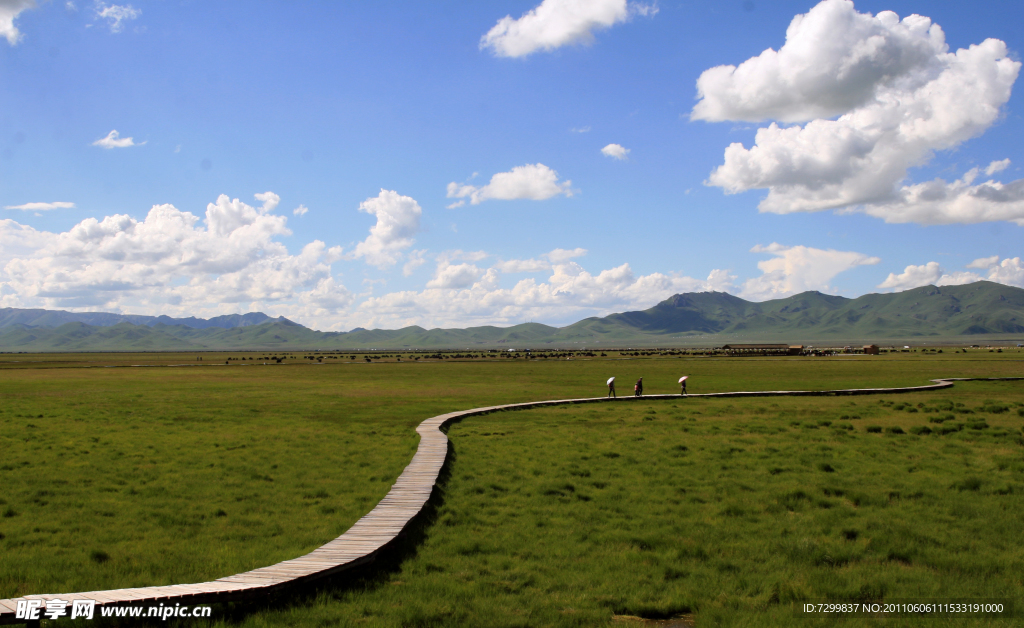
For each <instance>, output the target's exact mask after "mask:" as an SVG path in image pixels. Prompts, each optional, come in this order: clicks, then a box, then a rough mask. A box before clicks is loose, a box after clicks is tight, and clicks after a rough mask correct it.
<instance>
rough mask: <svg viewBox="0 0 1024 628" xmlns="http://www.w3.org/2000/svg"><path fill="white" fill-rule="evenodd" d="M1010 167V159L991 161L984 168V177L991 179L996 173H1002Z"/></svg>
mask: <svg viewBox="0 0 1024 628" xmlns="http://www.w3.org/2000/svg"><path fill="white" fill-rule="evenodd" d="M1009 167H1010V158H1009V157H1007V158H1006V159H1000V160H999V161H993V162H992V163H990V164H989V165H988V167H987V168H985V176H989V177H991V176H992V175H994V174H995V173H997V172H1002V171H1003V170H1006V169H1007V168H1009Z"/></svg>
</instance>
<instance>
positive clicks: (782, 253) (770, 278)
mask: <svg viewBox="0 0 1024 628" xmlns="http://www.w3.org/2000/svg"><path fill="white" fill-rule="evenodd" d="M751 252H752V253H769V254H771V255H772V256H773V257H772V258H771V259H768V260H764V261H761V262H758V263H757V267H758V268H759V269H760V270H761V272H762V273H763V274H762V275H761V276H760V277H754V278H751V279H748V280H747V281H746V282H744V284H743V290H742V291H741V292H740V296H742V297H744V298H748V299H753V300H756V301H763V300H766V299H775V298H780V297H787V296H790V295H793V294H798V293H800V292H806V291H808V290H818V291H820V292H829V291H831V290H832V288H831V287H830V286H829V281H831V280H832V278H833V277H835V276H836V275H838V274H839V273H841V272H844V271H847V270H850V269H852V268H856V267H857V266H864V265H871V264H877V263H878V262H880V261H882V260H881V259H879V258H877V257H871V256H868V255H864V254H863V253H856V252H854V251H836V250H833V249H828V250H823V249H815V248H811V247H808V246H783V245H781V244H778V243H777V242H773V243H771V244H770V245H768V246H760V245H758V246H755V247H754V248H752V249H751Z"/></svg>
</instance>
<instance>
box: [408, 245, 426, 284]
mask: <svg viewBox="0 0 1024 628" xmlns="http://www.w3.org/2000/svg"><path fill="white" fill-rule="evenodd" d="M426 253H427V250H426V249H420V250H418V251H409V254H408V255H406V262H405V264H404V265H403V266H402V275H403V276H405V277H408V276H409V275H412V274H413V273H414V272H416V269H417V268H419V267H420V266H422V265H424V264H426V263H427V258H426Z"/></svg>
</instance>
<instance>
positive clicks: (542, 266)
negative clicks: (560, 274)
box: [494, 259, 551, 275]
mask: <svg viewBox="0 0 1024 628" xmlns="http://www.w3.org/2000/svg"><path fill="white" fill-rule="evenodd" d="M494 268H495V269H496V270H497V271H498V272H502V273H507V274H510V275H512V274H517V273H543V272H546V271H549V270H551V262H549V261H547V260H543V259H510V260H504V261H500V262H498V263H496V264H495V265H494Z"/></svg>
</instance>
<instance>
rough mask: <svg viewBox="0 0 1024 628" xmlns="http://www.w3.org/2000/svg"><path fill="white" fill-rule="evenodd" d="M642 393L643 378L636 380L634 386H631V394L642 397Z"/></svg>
mask: <svg viewBox="0 0 1024 628" xmlns="http://www.w3.org/2000/svg"><path fill="white" fill-rule="evenodd" d="M643 395H644V378H642V377H641V378H640V379H638V380H636V386H633V396H634V397H642V396H643Z"/></svg>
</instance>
